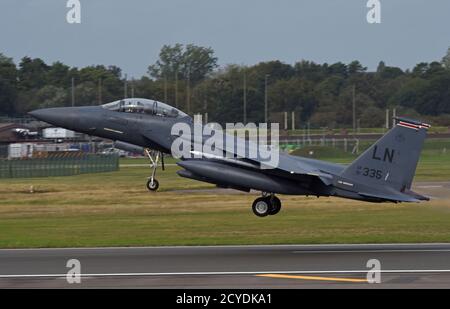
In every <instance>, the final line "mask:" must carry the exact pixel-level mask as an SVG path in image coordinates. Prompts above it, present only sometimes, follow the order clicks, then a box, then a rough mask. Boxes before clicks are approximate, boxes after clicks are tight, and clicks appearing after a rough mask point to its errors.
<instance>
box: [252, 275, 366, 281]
mask: <svg viewBox="0 0 450 309" xmlns="http://www.w3.org/2000/svg"><path fill="white" fill-rule="evenodd" d="M256 276H257V277H267V278H276V279H302V280H318V281H340V282H357V283H367V279H357V278H338V277H316V276H294V275H278V274H263V275H256Z"/></svg>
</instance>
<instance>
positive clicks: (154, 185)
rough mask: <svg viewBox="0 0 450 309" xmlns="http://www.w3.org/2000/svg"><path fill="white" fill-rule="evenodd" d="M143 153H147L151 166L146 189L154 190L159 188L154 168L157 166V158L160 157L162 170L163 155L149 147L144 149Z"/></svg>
mask: <svg viewBox="0 0 450 309" xmlns="http://www.w3.org/2000/svg"><path fill="white" fill-rule="evenodd" d="M145 153H146V154H147V156H148V158H149V159H150V162H151V168H152V174H151V176H150V177H149V178H148V181H147V189H148V190H149V191H152V192H154V191H156V190H158V188H159V182H158V180H156V179H155V175H156V169H157V168H158V163H159V160H160V159H161V167H162V170H163V171H164V155H163V154H162V153H161V152H160V151H156V152H155V151H151V150H150V149H145Z"/></svg>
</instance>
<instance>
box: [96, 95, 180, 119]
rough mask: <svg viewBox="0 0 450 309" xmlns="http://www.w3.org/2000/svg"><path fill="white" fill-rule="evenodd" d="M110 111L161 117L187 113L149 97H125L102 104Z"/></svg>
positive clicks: (175, 116) (178, 115) (176, 116)
mask: <svg viewBox="0 0 450 309" xmlns="http://www.w3.org/2000/svg"><path fill="white" fill-rule="evenodd" d="M102 107H103V108H105V109H108V110H110V111H116V112H123V113H142V114H150V115H156V116H161V117H172V118H182V117H185V116H187V114H185V113H183V112H182V111H180V110H178V109H176V108H174V107H172V106H170V105H167V104H165V103H162V102H158V101H153V100H148V99H123V100H119V101H115V102H112V103H107V104H104V105H102Z"/></svg>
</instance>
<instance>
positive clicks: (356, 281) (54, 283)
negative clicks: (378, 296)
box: [0, 244, 450, 288]
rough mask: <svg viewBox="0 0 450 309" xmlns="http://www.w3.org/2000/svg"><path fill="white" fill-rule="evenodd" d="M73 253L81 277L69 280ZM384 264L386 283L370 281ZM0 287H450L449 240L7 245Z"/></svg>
mask: <svg viewBox="0 0 450 309" xmlns="http://www.w3.org/2000/svg"><path fill="white" fill-rule="evenodd" d="M69 259H78V260H79V261H80V263H81V272H82V282H81V284H79V285H70V284H68V283H67V281H66V280H65V274H66V273H67V271H68V268H66V263H67V261H68V260H69ZM370 259H378V260H379V261H380V262H381V268H382V269H381V271H382V273H381V280H382V283H381V284H368V283H367V282H365V280H364V279H365V278H366V273H367V271H368V268H367V267H366V264H367V261H368V260H370ZM0 287H1V288H19V287H76V288H83V287H155V288H172V287H173V288H309V287H320V288H322V287H325V288H332V287H343V288H349V287H351V288H354V287H361V288H367V287H369V288H372V287H375V288H376V287H393V288H396V287H399V288H400V287H402V288H404V287H406V288H415V287H423V288H440V287H442V288H449V287H450V244H391V245H286V246H284V245H281V246H214V247H145V248H90V249H24V250H22V249H12V250H0Z"/></svg>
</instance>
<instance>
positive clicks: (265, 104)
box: [264, 74, 270, 123]
mask: <svg viewBox="0 0 450 309" xmlns="http://www.w3.org/2000/svg"><path fill="white" fill-rule="evenodd" d="M269 76H270V75H269V74H266V77H265V81H264V122H265V123H268V102H267V101H268V96H267V81H268V79H269Z"/></svg>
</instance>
